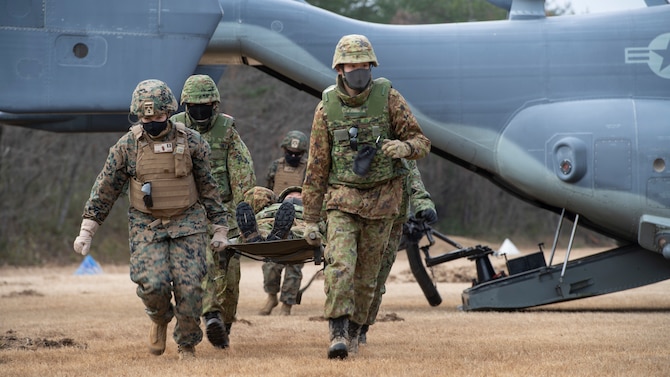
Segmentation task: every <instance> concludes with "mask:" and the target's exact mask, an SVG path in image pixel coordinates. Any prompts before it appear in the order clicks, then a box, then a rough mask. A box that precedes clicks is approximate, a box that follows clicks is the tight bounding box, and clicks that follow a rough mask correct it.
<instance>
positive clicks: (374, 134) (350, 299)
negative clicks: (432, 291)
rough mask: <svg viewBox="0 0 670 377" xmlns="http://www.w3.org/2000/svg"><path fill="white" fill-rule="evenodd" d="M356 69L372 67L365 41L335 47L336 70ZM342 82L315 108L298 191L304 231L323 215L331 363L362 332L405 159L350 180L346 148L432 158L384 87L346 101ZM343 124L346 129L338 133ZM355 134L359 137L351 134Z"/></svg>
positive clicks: (379, 157)
mask: <svg viewBox="0 0 670 377" xmlns="http://www.w3.org/2000/svg"><path fill="white" fill-rule="evenodd" d="M361 62H369V63H371V65H373V66H376V65H377V59H376V57H375V56H374V52H373V51H372V47H371V45H370V43H369V41H368V40H367V38H366V37H364V36H358V35H353V36H345V37H343V38H342V39H340V42H339V43H338V46H337V47H336V51H335V55H334V59H333V68H336V67H337V66H338V65H339V64H343V63H361ZM344 80H345V78H343V74H342V73H340V74H338V77H337V85H336V86H334V87H331V88H328V89H326V90H325V91H324V94H323V99H322V101H321V102H320V103H319V104H318V105H317V108H316V111H315V114H314V120H313V123H312V130H311V138H310V149H309V159H308V161H307V174H306V176H305V182H304V184H303V203H304V211H305V212H304V219H305V222H306V223H308V224H307V225H306V227H307V228H308V229H313V228H314V226H313V224H314V223H317V222H318V220H319V217H320V213H321V209H322V203H323V202H324V201H325V209H326V211H327V225H328V229H327V235H326V239H327V241H326V244H327V246H326V249H325V258H326V262H327V264H326V268H325V270H324V275H325V283H324V289H325V293H326V302H325V309H324V316H325V317H326V318H329V328H330V338H331V347H330V348H329V350H328V357H329V358H335V357H338V358H344V357H347V355H348V352H347V349H346V348H347V346H346V345H345V346H344V347H345V348H344V350H342V345H343V344H346V342H347V341H343V340H342V339H343V338H348V337H349V334H350V333H351V326H353V327H354V329H356V328H357V329H360V326H361V325H362V324H364V323H365V322H366V320H367V316H368V311H369V309H370V305H371V303H372V300H373V297H374V290H375V286H376V281H377V275H378V273H379V270H380V264H381V258H382V254H383V252H384V250H385V248H386V246H387V243H388V239H389V235H390V232H391V228H392V225H393V221H394V219H395V218H396V217H397V216H398V215H399V213H400V208H399V206H400V203H401V201H402V196H403V184H404V178H403V175H404V174H406V169H403V166H402V165H403V163H402V158H393V159H392V158H390V157H387V155H385V153H381V151H380V153H376V154H374V155H373V160H372V167H371V169H370V170H369V172H368V173H367V174H365V175H363V176H360V175H359V176H355V175H354V173H352V172H351V169H352V167H351V164H352V162H351V161H352V160H353V159H354V156H351V153H352V152H350V151H349V150H348V149H347V148H348V147H349V146H351V150H354V146H356V145H355V144H354V143H357V150H359V151H361V150H363V149H361V147H363V146H369V147H372V148H374V147H375V144H377V142H378V140H379V139H380V138H383V139H393V140H400V141H401V142H397V141H396V142H393V141H391V142H388V144H389V145H391V144H393V145H399V144H401V146H402V147H403V148H404V149H405V150H406V151H407V153H404V156H402V157H403V158H405V159H409V160H416V159H419V158H422V157H424V156H425V155H426V154H427V153H428V152H429V150H430V140H428V138H426V137H425V136H424V135H423V132H422V130H421V127H420V126H419V124H418V122H417V121H416V118H415V117H414V115H413V114H412V112H411V110H410V108H409V105H408V104H407V102H406V101H405V99H404V98H403V97H402V95H401V94H400V93H399V92H398V91H397V90H395V89H393V88H392V87H391V86H390V83H388V81H387V80H380V79H377V80H374V81H370V82H369V83H367V86H366V87H365V89H363V90H362V91H359V93H358V94H356V95H355V96H350V95H349V94H348V91H347V87H349V88H350V87H351V86H350V85H349V84H347V87H345V86H344V85H345V82H344ZM373 96H382V100H381V101H382V104H381V105H379V104H378V103H373V101H376V102H378V101H379V99H377V97H375V98H373ZM337 102H339V104H338V103H337ZM335 104H337V105H339V106H340V107H341V109H342V110H341V113H329V111H328V109H329V108H332V106H334V105H335ZM371 105H374V106H371ZM372 108H376V109H377V110H376V111H372V110H370V109H372ZM340 118H343V119H342V120H341V121H339V122H341V123H342V124H343V125H346V126H347V127H344V128H343V127H341V126H338V124H337V123H336V122H338V120H337V119H340ZM349 125H351V128H350V129H349V132H348V135H347V128H348V126H349ZM354 127H356V128H357V130H358V133H352V129H353V128H354ZM403 143H404V144H403ZM377 145H378V144H377ZM354 166H355V165H354ZM347 328H349V331H347ZM355 336H356V337H357V335H355Z"/></svg>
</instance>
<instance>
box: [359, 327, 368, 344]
mask: <svg viewBox="0 0 670 377" xmlns="http://www.w3.org/2000/svg"><path fill="white" fill-rule="evenodd" d="M369 327H370V325H363V326H361V332H360V333H359V334H358V345H359V346H364V345H366V344H368V335H367V334H368V328H369Z"/></svg>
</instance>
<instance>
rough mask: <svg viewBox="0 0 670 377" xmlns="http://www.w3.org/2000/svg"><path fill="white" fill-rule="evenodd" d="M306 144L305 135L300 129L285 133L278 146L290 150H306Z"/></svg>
mask: <svg viewBox="0 0 670 377" xmlns="http://www.w3.org/2000/svg"><path fill="white" fill-rule="evenodd" d="M308 144H309V140H307V135H305V134H304V133H303V132H301V131H297V130H293V131H289V132H288V133H287V134H286V136H285V137H284V140H282V142H281V144H280V145H279V147H281V148H286V149H288V150H289V151H291V152H306V151H307V148H309V145H308Z"/></svg>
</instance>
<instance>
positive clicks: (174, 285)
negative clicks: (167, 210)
mask: <svg viewBox="0 0 670 377" xmlns="http://www.w3.org/2000/svg"><path fill="white" fill-rule="evenodd" d="M138 238H140V237H138ZM206 243H207V234H206V233H197V234H192V235H189V236H185V237H179V238H170V237H169V236H168V234H167V232H164V231H163V232H157V233H156V234H155V235H154V238H153V240H151V241H145V240H135V239H131V242H130V279H131V280H132V281H133V282H134V283H135V284H137V296H139V298H140V299H142V302H143V303H144V306H145V311H146V313H147V314H148V315H149V318H151V320H152V321H153V322H154V323H157V324H166V323H169V322H170V321H171V320H172V317H177V324H176V325H175V328H174V333H173V338H174V341H175V342H176V343H177V344H179V345H196V344H198V343H200V341H201V340H202V330H201V329H200V313H201V312H202V286H201V284H202V279H203V278H204V276H205V273H206V268H205V248H206V246H205V245H206ZM173 292H174V301H175V303H174V305H173V304H172V294H173Z"/></svg>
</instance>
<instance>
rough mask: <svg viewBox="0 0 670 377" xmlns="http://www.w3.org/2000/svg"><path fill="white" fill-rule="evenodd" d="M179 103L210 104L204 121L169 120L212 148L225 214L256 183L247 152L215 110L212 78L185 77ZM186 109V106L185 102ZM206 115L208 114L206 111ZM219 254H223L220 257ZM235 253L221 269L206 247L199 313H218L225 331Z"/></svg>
mask: <svg viewBox="0 0 670 377" xmlns="http://www.w3.org/2000/svg"><path fill="white" fill-rule="evenodd" d="M181 102H182V103H186V104H202V103H212V105H213V106H212V110H211V111H212V112H211V115H210V117H208V118H207V121H205V122H198V121H197V120H196V119H194V118H193V117H192V116H191V115H190V114H189V113H188V111H185V112H181V113H179V114H175V115H174V116H173V117H172V118H171V119H172V120H173V121H178V122H182V123H184V124H185V125H186V126H187V127H189V128H192V129H196V130H198V131H199V132H200V134H201V135H202V137H203V139H205V140H206V141H207V142H208V143H209V144H210V146H211V148H212V158H211V159H210V160H211V164H212V175H213V176H214V179H216V182H217V184H218V186H219V190H220V191H221V194H222V200H223V204H224V205H225V206H226V209H227V210H228V212H229V213H235V207H236V206H237V204H238V203H239V202H241V201H242V200H243V198H244V193H245V192H246V191H247V190H249V189H250V188H252V187H254V186H255V185H256V175H255V172H254V166H253V161H252V158H251V153H250V152H249V149H248V148H247V146H246V144H244V142H243V141H242V139H241V137H240V134H239V133H238V132H237V130H236V129H235V120H234V119H233V117H231V116H229V115H227V114H221V113H219V112H218V107H219V104H220V95H219V92H218V88H217V87H216V84H215V83H214V81H213V80H212V79H211V78H210V77H209V76H207V75H193V76H191V77H189V78H188V79H187V80H186V83H185V84H184V89H183V91H182V96H181ZM187 108H188V105H187ZM208 115H209V114H208ZM228 227H229V229H230V231H229V233H228V235H229V237H231V238H233V237H236V236H238V234H239V231H238V230H237V223H236V222H235V219H234V218H233V217H232V216H231V218H230V222H229V223H228ZM222 257H223V256H222ZM239 285H240V259H239V255H236V256H234V257H233V258H231V259H230V261H229V262H228V264H227V268H226V269H225V270H223V269H221V268H220V264H219V255H218V253H212V251H211V249H209V248H208V249H207V276H206V279H205V280H204V281H203V284H202V287H203V290H204V296H203V303H202V309H203V311H202V314H203V315H206V314H207V313H216V312H218V313H220V314H221V317H222V320H223V322H224V323H225V324H226V327H227V331H230V326H231V324H232V323H233V322H234V321H235V315H236V313H237V303H238V301H239V297H240V290H239Z"/></svg>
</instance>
